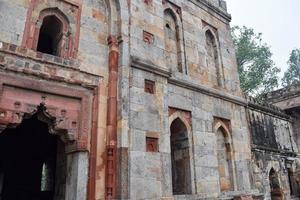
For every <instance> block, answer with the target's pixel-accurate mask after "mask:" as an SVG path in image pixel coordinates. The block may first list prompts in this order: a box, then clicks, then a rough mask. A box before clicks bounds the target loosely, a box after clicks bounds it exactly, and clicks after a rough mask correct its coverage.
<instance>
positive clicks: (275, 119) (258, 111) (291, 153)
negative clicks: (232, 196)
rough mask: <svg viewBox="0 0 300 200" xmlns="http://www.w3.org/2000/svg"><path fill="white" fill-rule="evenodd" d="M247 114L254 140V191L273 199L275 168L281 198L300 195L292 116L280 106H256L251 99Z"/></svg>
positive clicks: (252, 178)
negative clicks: (272, 187) (273, 174)
mask: <svg viewBox="0 0 300 200" xmlns="http://www.w3.org/2000/svg"><path fill="white" fill-rule="evenodd" d="M247 115H248V122H249V128H250V133H251V138H252V140H251V143H252V144H251V146H252V170H251V180H252V185H253V189H257V190H258V191H259V193H260V194H262V195H264V196H265V198H267V199H269V198H271V195H272V192H271V188H270V187H271V186H270V185H272V184H271V183H270V179H269V174H270V170H271V169H273V170H274V171H275V172H276V173H277V174H278V180H279V186H280V191H281V193H282V195H283V196H285V198H287V199H292V198H295V197H297V196H298V195H299V193H298V192H299V191H298V186H297V183H296V179H297V178H296V174H297V171H298V170H297V166H298V164H297V163H298V159H297V158H296V157H297V154H298V148H297V145H296V143H295V140H294V137H293V129H292V121H291V118H290V116H288V115H286V114H285V113H284V112H283V111H282V110H280V109H279V108H277V107H274V106H272V105H268V104H264V105H262V104H261V105H260V104H259V103H253V101H252V100H251V101H250V103H249V108H248V109H247ZM291 174H293V175H291ZM292 187H293V188H292ZM292 191H293V194H292ZM273 198H274V197H273Z"/></svg>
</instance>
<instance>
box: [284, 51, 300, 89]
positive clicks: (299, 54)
mask: <svg viewBox="0 0 300 200" xmlns="http://www.w3.org/2000/svg"><path fill="white" fill-rule="evenodd" d="M298 83H300V49H294V50H293V51H292V52H291V54H290V58H289V61H288V69H287V71H286V72H285V73H284V76H283V78H282V86H284V87H286V86H290V85H294V84H298Z"/></svg>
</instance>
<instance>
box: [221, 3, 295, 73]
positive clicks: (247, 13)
mask: <svg viewBox="0 0 300 200" xmlns="http://www.w3.org/2000/svg"><path fill="white" fill-rule="evenodd" d="M226 1H227V7H228V12H229V13H230V14H231V16H232V22H231V26H233V25H239V26H242V25H245V26H247V27H252V28H254V30H255V31H256V32H261V33H262V34H263V40H264V41H265V42H266V43H268V45H270V46H271V50H272V53H273V60H274V61H275V63H276V66H278V67H279V68H281V71H282V72H281V75H282V74H283V71H285V70H286V68H287V64H286V62H287V60H288V58H289V54H290V52H291V51H292V49H294V48H300V0H226Z"/></svg>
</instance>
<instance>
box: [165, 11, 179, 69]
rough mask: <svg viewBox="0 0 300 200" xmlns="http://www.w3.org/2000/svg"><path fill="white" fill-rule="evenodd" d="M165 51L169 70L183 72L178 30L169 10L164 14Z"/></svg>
mask: <svg viewBox="0 0 300 200" xmlns="http://www.w3.org/2000/svg"><path fill="white" fill-rule="evenodd" d="M164 21H165V24H164V32H165V51H166V60H167V65H168V67H169V68H170V69H172V70H176V71H179V72H183V67H182V55H181V52H182V51H181V43H180V41H181V40H180V29H179V25H178V23H177V22H178V21H177V18H176V15H175V14H174V13H173V11H172V10H171V9H166V10H165V12H164Z"/></svg>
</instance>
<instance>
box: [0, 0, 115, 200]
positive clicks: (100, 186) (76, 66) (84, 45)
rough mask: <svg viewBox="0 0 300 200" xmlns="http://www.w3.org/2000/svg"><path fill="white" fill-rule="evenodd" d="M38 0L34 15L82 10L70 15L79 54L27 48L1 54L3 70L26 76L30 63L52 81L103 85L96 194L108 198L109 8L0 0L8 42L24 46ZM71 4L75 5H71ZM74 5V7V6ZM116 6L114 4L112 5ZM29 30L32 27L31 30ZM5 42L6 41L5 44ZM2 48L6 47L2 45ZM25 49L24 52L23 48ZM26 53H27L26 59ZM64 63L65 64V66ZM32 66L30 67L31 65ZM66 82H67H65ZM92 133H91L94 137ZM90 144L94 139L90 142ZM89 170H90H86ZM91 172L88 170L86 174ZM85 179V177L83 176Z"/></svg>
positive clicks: (1, 29)
mask: <svg viewBox="0 0 300 200" xmlns="http://www.w3.org/2000/svg"><path fill="white" fill-rule="evenodd" d="M33 2H35V8H34V9H33V18H37V17H38V16H39V12H38V10H41V9H44V8H54V9H55V8H58V9H60V10H63V12H64V13H65V14H66V15H67V16H68V17H69V16H71V15H72V13H73V12H74V10H72V9H69V10H68V8H69V7H71V8H73V9H77V8H78V9H79V10H80V15H79V18H77V19H74V18H69V19H68V20H69V21H70V23H71V24H76V23H77V22H78V24H79V29H78V30H76V27H75V26H72V27H71V33H73V34H74V33H75V31H78V34H80V37H78V38H77V39H75V41H74V42H75V43H77V45H78V49H75V51H76V52H77V56H76V57H75V58H74V59H65V60H62V61H61V60H59V59H57V58H56V57H55V56H51V55H40V56H41V57H42V58H38V59H37V56H36V52H35V51H32V50H30V49H27V50H26V51H27V52H26V53H19V52H18V53H19V55H21V56H20V57H19V56H14V57H13V56H12V54H10V55H6V54H5V53H4V52H2V51H1V52H0V54H1V58H2V59H1V70H3V69H4V68H5V70H6V73H15V74H17V75H20V76H26V75H25V73H23V72H24V70H25V69H26V66H25V64H26V63H29V68H30V69H28V70H27V74H30V76H33V77H46V78H45V79H47V80H49V79H50V80H49V82H51V81H53V82H57V80H55V79H59V80H58V82H62V81H66V82H68V81H69V82H70V84H71V85H72V84H75V85H77V84H78V83H80V82H83V83H85V84H86V86H88V85H89V86H91V87H94V86H96V87H97V86H99V87H100V89H99V91H101V92H100V93H98V94H99V97H98V98H99V110H101V111H100V112H99V114H98V117H99V119H98V123H97V124H98V141H97V143H98V144H97V146H98V149H97V156H96V157H97V166H95V168H96V170H97V173H96V174H97V177H96V179H97V182H96V186H95V188H96V194H97V199H103V198H104V191H105V189H104V185H105V167H104V166H105V163H104V162H105V161H104V154H105V146H106V144H105V140H106V103H107V83H108V52H109V50H108V44H107V38H108V36H109V33H110V31H109V28H110V26H109V24H110V19H109V18H108V17H109V16H110V17H112V15H109V12H110V11H109V8H108V5H107V3H106V2H104V1H96V0H88V1H87V0H84V1H77V0H74V1H52V0H51V1H47V0H38V1H31V0H25V1H23V0H14V1H10V0H1V1H0V24H1V26H0V41H1V42H4V43H5V45H6V44H8V45H9V44H11V45H16V48H17V50H16V51H18V49H19V48H20V49H21V46H22V47H23V48H24V44H23V40H24V37H25V35H26V22H27V21H28V20H31V19H29V18H28V16H27V15H28V12H29V10H30V7H31V5H32V3H33ZM70 5H71V6H70ZM72 5H73V7H72ZM111 7H112V6H111ZM27 31H28V30H27ZM2 44H3V43H2ZM1 48H2V46H1ZM23 52H24V51H23ZM23 56H27V57H26V59H24V57H23ZM62 62H63V65H62ZM27 68H28V66H27ZM64 85H66V84H64ZM90 137H91V135H89V139H90ZM89 144H90V141H89ZM86 170H87V169H86ZM87 173H88V171H86V174H87ZM82 180H83V181H84V179H82Z"/></svg>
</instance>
